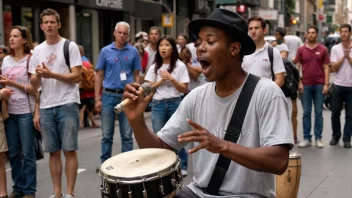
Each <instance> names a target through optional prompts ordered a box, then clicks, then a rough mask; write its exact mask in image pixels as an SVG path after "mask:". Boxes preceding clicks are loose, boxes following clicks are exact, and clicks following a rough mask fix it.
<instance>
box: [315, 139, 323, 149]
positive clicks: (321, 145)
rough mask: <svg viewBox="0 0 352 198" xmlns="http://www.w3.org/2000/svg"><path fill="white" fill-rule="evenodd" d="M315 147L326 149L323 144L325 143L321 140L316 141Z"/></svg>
mask: <svg viewBox="0 0 352 198" xmlns="http://www.w3.org/2000/svg"><path fill="white" fill-rule="evenodd" d="M315 146H316V147H318V148H323V147H324V144H323V142H322V141H321V139H319V140H316V141H315Z"/></svg>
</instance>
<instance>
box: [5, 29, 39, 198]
mask: <svg viewBox="0 0 352 198" xmlns="http://www.w3.org/2000/svg"><path fill="white" fill-rule="evenodd" d="M31 49H32V40H31V35H30V32H29V30H28V28H26V27H23V26H14V27H13V28H12V30H11V33H10V55H9V56H6V57H5V58H4V61H3V63H2V68H1V70H2V76H1V79H0V83H1V84H4V85H5V86H6V88H8V89H10V90H13V93H12V95H11V97H10V99H9V100H8V113H9V117H8V118H7V119H6V120H5V131H6V138H7V143H8V147H9V156H10V165H11V169H12V170H11V172H12V180H13V183H14V185H13V194H12V195H10V197H23V196H24V197H26V198H27V197H28V198H29V197H34V196H35V193H36V186H37V181H36V180H37V179H36V175H37V165H36V155H35V131H34V125H33V116H32V113H31V112H32V110H31V108H30V106H31V105H30V101H29V100H32V102H33V101H34V97H33V96H29V94H32V95H34V94H36V92H37V91H36V90H34V89H33V87H32V85H31V84H30V82H29V77H30V76H29V73H28V63H29V59H30V52H31ZM32 106H33V107H34V104H33V105H32Z"/></svg>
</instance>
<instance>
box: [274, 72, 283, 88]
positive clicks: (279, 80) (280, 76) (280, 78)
mask: <svg viewBox="0 0 352 198" xmlns="http://www.w3.org/2000/svg"><path fill="white" fill-rule="evenodd" d="M275 83H276V84H277V85H278V86H279V87H282V86H283V85H284V84H285V73H279V74H275Z"/></svg>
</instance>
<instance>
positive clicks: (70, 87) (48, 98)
mask: <svg viewBox="0 0 352 198" xmlns="http://www.w3.org/2000/svg"><path fill="white" fill-rule="evenodd" d="M65 40H66V39H64V38H62V39H61V40H60V41H59V42H58V43H56V44H54V45H48V44H47V42H46V41H44V42H43V43H41V44H40V45H38V46H37V47H36V48H35V49H34V52H33V55H32V58H31V61H30V68H29V72H30V73H32V74H36V72H35V69H36V67H37V66H38V65H40V66H42V63H44V64H45V66H46V67H47V68H48V69H49V70H50V71H52V72H54V73H59V74H68V73H70V70H69V68H68V66H67V65H66V62H65V57H64V50H63V49H64V43H65ZM69 54H70V55H69V56H70V65H71V66H70V67H71V68H73V67H77V66H82V59H81V55H80V53H79V49H78V46H77V44H76V43H74V42H71V43H70V45H69ZM41 85H42V94H41V96H40V108H41V109H46V108H51V107H56V106H61V105H64V104H69V103H78V104H80V98H79V89H78V84H77V83H75V84H67V83H65V82H62V81H59V80H56V79H53V78H42V81H41Z"/></svg>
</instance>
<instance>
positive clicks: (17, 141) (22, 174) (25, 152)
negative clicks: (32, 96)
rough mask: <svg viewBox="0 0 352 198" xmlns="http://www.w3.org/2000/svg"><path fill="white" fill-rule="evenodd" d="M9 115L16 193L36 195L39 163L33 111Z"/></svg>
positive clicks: (10, 151)
mask: <svg viewBox="0 0 352 198" xmlns="http://www.w3.org/2000/svg"><path fill="white" fill-rule="evenodd" d="M9 116H10V117H9V118H7V119H6V120H5V131H6V137H7V143H8V146H9V156H10V165H11V169H12V170H11V174H12V181H13V183H14V185H13V191H14V193H15V194H16V195H34V194H35V192H36V191H37V190H36V188H37V164H36V156H35V149H34V145H35V139H34V138H35V132H34V130H33V129H34V125H33V116H32V114H31V113H27V114H20V115H14V114H10V115H9Z"/></svg>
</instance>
